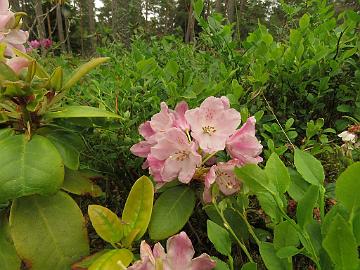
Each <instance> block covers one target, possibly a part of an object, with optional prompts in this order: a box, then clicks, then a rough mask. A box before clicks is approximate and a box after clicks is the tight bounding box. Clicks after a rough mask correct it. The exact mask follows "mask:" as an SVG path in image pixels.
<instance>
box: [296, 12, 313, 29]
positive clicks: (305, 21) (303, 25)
mask: <svg viewBox="0 0 360 270" xmlns="http://www.w3.org/2000/svg"><path fill="white" fill-rule="evenodd" d="M309 23H310V16H309V15H308V14H306V13H305V14H304V15H303V16H302V17H301V18H300V20H299V26H300V28H301V29H305V28H307V27H308V26H309Z"/></svg>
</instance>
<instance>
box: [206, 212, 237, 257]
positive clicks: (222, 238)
mask: <svg viewBox="0 0 360 270" xmlns="http://www.w3.org/2000/svg"><path fill="white" fill-rule="evenodd" d="M207 235H208V238H209V240H210V241H211V243H213V245H214V247H215V249H216V250H217V251H218V252H220V253H221V254H222V255H225V256H230V255H231V239H230V235H229V233H228V231H227V230H225V229H224V228H223V227H221V226H219V225H217V224H216V223H215V222H212V221H211V220H209V219H208V221H207Z"/></svg>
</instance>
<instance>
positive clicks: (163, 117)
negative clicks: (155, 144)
mask: <svg viewBox="0 0 360 270" xmlns="http://www.w3.org/2000/svg"><path fill="white" fill-rule="evenodd" d="M160 106H161V110H160V112H159V113H157V114H155V115H154V116H153V117H151V121H150V126H151V128H152V129H153V130H154V131H155V133H160V134H161V133H164V132H166V131H168V130H169V129H170V128H172V127H174V122H175V116H174V114H173V113H171V112H170V110H169V108H168V106H167V105H166V103H165V102H161V104H160Z"/></svg>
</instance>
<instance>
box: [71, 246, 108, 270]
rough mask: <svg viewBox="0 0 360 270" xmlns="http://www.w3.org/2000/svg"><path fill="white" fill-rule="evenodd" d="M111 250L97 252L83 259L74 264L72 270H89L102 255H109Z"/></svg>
mask: <svg viewBox="0 0 360 270" xmlns="http://www.w3.org/2000/svg"><path fill="white" fill-rule="evenodd" d="M109 250H110V249H104V250H101V251H99V252H96V253H94V254H92V255H90V256H86V257H85V258H82V259H81V260H80V261H79V262H76V263H74V264H73V265H72V266H71V270H88V268H89V267H90V266H91V265H92V264H93V263H94V262H95V261H96V260H97V259H98V258H100V257H101V256H102V255H104V254H105V253H107V252H108V251H109Z"/></svg>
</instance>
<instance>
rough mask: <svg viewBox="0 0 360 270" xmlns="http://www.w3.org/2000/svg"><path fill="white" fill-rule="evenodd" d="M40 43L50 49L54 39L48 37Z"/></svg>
mask: <svg viewBox="0 0 360 270" xmlns="http://www.w3.org/2000/svg"><path fill="white" fill-rule="evenodd" d="M40 45H41V46H42V47H43V48H45V49H49V48H50V47H51V45H52V40H51V39H48V38H45V39H42V40H40Z"/></svg>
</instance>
